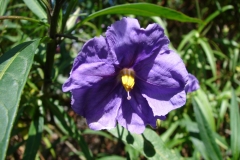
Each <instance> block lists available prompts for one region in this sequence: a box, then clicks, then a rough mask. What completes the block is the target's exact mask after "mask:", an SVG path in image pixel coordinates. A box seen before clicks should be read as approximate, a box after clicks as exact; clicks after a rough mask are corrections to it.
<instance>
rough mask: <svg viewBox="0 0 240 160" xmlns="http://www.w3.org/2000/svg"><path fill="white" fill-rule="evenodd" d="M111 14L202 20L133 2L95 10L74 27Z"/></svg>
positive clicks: (160, 7) (197, 21)
mask: <svg viewBox="0 0 240 160" xmlns="http://www.w3.org/2000/svg"><path fill="white" fill-rule="evenodd" d="M109 14H124V15H127V14H134V15H139V16H146V17H152V16H159V17H161V18H167V19H172V20H176V21H180V22H193V23H201V22H202V21H201V20H199V19H197V18H192V17H189V16H187V15H185V14H183V13H181V12H178V11H176V10H173V9H170V8H167V7H162V6H159V5H154V4H150V3H132V4H123V5H117V6H113V7H109V8H106V9H103V10H100V11H98V12H95V13H93V14H91V15H89V16H88V17H87V18H85V19H84V20H83V21H81V22H80V23H78V24H77V25H76V26H75V27H74V28H77V27H78V26H80V25H81V24H83V23H84V22H87V21H89V20H91V19H93V18H96V17H98V16H102V15H109ZM74 28H73V29H74ZM73 29H71V30H73Z"/></svg>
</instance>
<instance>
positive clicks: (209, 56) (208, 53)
mask: <svg viewBox="0 0 240 160" xmlns="http://www.w3.org/2000/svg"><path fill="white" fill-rule="evenodd" d="M198 41H199V44H200V45H201V46H202V49H203V50H204V52H205V54H206V56H207V60H208V63H209V64H210V67H211V70H212V74H213V76H214V77H216V76H217V68H216V62H215V57H214V55H213V51H212V48H211V46H210V45H209V43H208V42H207V40H206V39H201V38H199V39H198Z"/></svg>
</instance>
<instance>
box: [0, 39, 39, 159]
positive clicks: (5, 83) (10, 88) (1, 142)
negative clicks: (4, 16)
mask: <svg viewBox="0 0 240 160" xmlns="http://www.w3.org/2000/svg"><path fill="white" fill-rule="evenodd" d="M39 41H40V39H37V40H35V41H30V42H25V43H22V44H19V45H18V46H16V47H14V48H13V49H11V50H9V51H8V52H6V53H5V54H3V56H1V57H0V93H1V94H0V126H1V127H0V133H1V134H0V159H4V157H5V155H6V150H7V146H8V142H9V138H10V132H11V129H12V126H13V123H14V119H15V117H16V113H17V109H18V104H19V101H20V97H21V93H22V90H23V87H24V85H25V83H26V80H27V76H28V73H29V70H30V68H31V65H32V62H33V57H34V53H35V51H36V49H37V47H38V44H39Z"/></svg>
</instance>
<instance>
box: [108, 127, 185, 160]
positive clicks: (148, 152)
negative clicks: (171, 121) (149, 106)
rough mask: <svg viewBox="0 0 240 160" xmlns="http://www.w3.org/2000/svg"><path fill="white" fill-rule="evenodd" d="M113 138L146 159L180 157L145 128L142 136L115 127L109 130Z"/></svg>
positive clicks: (166, 159)
mask: <svg viewBox="0 0 240 160" xmlns="http://www.w3.org/2000/svg"><path fill="white" fill-rule="evenodd" d="M109 132H110V133H111V134H113V135H114V136H115V137H117V138H119V139H121V140H122V141H123V142H124V143H126V144H128V145H130V146H132V147H133V148H134V149H136V150H138V151H140V152H141V153H142V154H143V155H144V156H145V157H146V158H148V159H153V160H154V159H156V160H159V159H163V160H168V159H171V160H174V159H176V160H178V159H180V157H179V156H178V155H177V154H176V153H175V152H173V151H171V150H169V149H168V148H166V147H165V145H164V143H163V141H162V140H161V138H160V137H159V136H158V135H157V134H156V133H155V132H154V131H153V130H151V129H148V128H146V129H145V131H144V132H143V134H134V133H133V134H131V133H130V132H128V131H127V130H126V129H125V128H123V127H121V126H117V127H116V128H114V129H111V130H109Z"/></svg>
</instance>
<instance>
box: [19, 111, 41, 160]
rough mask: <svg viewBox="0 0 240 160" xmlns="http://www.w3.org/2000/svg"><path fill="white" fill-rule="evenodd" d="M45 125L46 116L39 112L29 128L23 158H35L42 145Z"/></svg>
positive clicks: (24, 159) (26, 159)
mask: <svg viewBox="0 0 240 160" xmlns="http://www.w3.org/2000/svg"><path fill="white" fill-rule="evenodd" d="M41 108H42V107H41ZM43 126H44V117H43V115H41V114H39V113H38V115H35V119H34V120H33V121H32V123H31V125H30V128H29V132H28V140H27V143H26V148H25V152H24V155H23V160H28V159H35V157H36V154H37V151H38V148H39V146H40V145H41V139H42V132H43Z"/></svg>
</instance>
